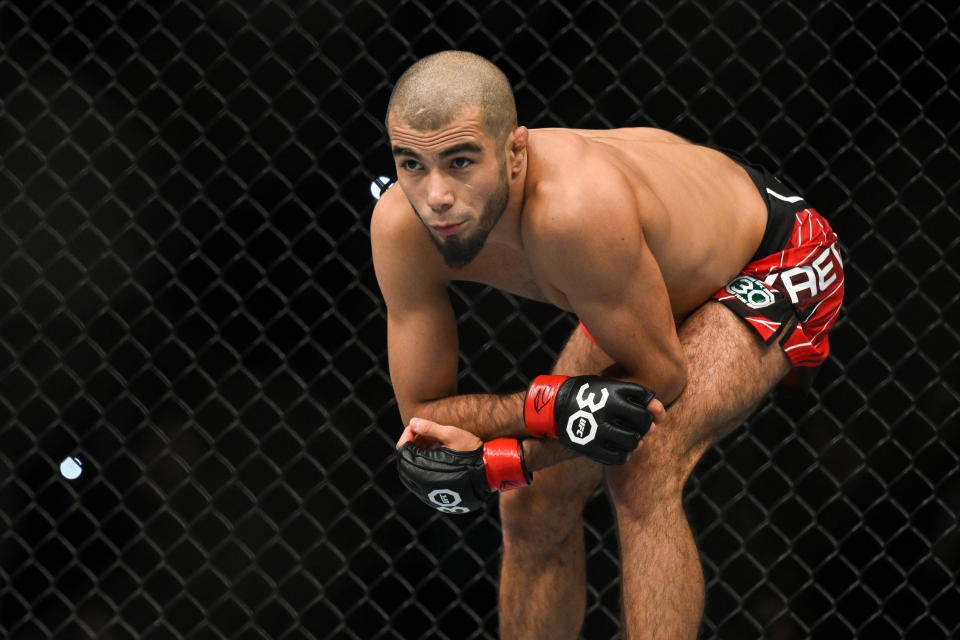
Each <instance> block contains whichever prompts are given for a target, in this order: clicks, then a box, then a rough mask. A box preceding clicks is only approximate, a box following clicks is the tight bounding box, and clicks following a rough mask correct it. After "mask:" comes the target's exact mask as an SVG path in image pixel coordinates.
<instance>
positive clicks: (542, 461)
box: [520, 438, 578, 473]
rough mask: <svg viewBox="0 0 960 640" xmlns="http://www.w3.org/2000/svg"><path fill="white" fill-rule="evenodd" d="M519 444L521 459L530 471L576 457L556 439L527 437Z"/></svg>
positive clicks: (533, 471)
mask: <svg viewBox="0 0 960 640" xmlns="http://www.w3.org/2000/svg"><path fill="white" fill-rule="evenodd" d="M520 446H521V447H523V459H524V462H525V463H526V466H527V469H528V470H529V471H530V473H535V472H537V471H540V470H542V469H546V468H547V467H552V466H553V465H555V464H560V463H561V462H566V461H567V460H572V459H573V458H576V457H578V456H577V454H576V453H574V452H573V451H570V450H569V449H567V448H566V447H564V446H563V445H562V444H560V442H559V441H558V440H552V439H545V438H544V439H534V438H527V439H525V440H521V441H520Z"/></svg>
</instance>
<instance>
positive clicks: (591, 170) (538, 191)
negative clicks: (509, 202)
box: [524, 153, 644, 240]
mask: <svg viewBox="0 0 960 640" xmlns="http://www.w3.org/2000/svg"><path fill="white" fill-rule="evenodd" d="M554 157H555V158H556V156H554ZM559 160H560V161H559V162H557V161H553V162H552V163H551V165H552V166H550V167H545V168H544V170H543V171H541V172H539V173H538V175H537V176H536V182H535V183H534V185H532V187H533V188H532V189H530V193H529V195H528V198H527V202H526V203H525V207H524V227H525V233H528V234H532V237H533V238H536V239H541V240H548V239H560V240H562V239H564V238H571V239H576V238H577V237H579V236H583V235H584V234H592V235H597V234H598V232H600V231H602V230H603V229H607V230H609V229H611V227H612V226H619V227H621V228H622V227H624V226H632V225H634V224H639V222H640V218H641V211H640V209H641V208H642V207H643V206H644V203H643V202H642V201H641V200H642V199H643V193H644V191H643V190H642V189H639V190H638V188H637V178H636V177H634V178H633V179H632V180H631V177H630V176H629V175H628V174H627V172H626V171H625V170H624V167H623V166H622V164H620V163H618V162H616V161H613V160H611V159H610V158H609V157H607V156H606V155H605V154H603V153H584V154H575V155H571V156H570V158H569V159H564V158H559ZM600 235H603V234H602V233H600Z"/></svg>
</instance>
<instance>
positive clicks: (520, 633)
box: [499, 330, 612, 640]
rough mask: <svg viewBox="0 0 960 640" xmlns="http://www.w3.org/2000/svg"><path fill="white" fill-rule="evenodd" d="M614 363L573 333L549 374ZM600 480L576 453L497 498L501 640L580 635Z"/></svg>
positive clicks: (559, 639)
mask: <svg viewBox="0 0 960 640" xmlns="http://www.w3.org/2000/svg"><path fill="white" fill-rule="evenodd" d="M611 362H612V361H611V360H610V357H609V356H607V355H606V354H605V353H604V352H603V351H601V350H600V349H599V348H597V347H596V346H595V345H594V344H593V343H592V342H591V341H590V340H589V339H588V338H587V337H586V336H584V335H583V332H582V331H579V330H577V331H575V332H574V334H573V335H572V336H571V338H570V340H569V341H568V342H567V345H566V346H565V347H564V349H563V352H562V353H561V354H560V357H559V358H558V360H557V364H556V366H555V367H554V368H553V373H556V374H565V375H578V374H582V373H598V372H600V371H602V370H603V369H604V368H606V367H607V366H609V365H610V364H611ZM536 444H538V445H541V446H540V447H539V449H540V450H541V455H546V456H548V457H549V455H550V452H551V451H552V452H553V453H554V454H556V456H557V458H558V459H559V458H560V457H566V456H565V455H564V453H563V452H564V451H565V450H564V449H563V448H562V447H561V446H560V445H559V443H556V442H537V443H536ZM549 445H553V446H549ZM602 479H603V469H602V467H601V466H600V465H599V464H597V463H595V462H592V461H590V460H587V459H586V458H579V457H578V458H574V459H572V460H567V461H566V462H562V463H560V464H557V465H555V466H552V467H550V468H549V469H543V470H541V471H537V472H536V475H535V476H534V482H533V484H532V485H530V486H529V487H527V488H525V489H523V490H520V491H511V492H509V493H504V494H503V495H501V496H500V519H501V523H502V525H503V565H502V568H501V571H500V597H499V605H500V637H501V639H502V640H516V639H522V640H533V639H536V638H549V639H550V640H564V639H565V638H576V637H577V635H578V634H579V632H580V627H581V626H583V617H584V613H585V611H586V595H587V578H586V558H585V551H584V546H583V545H584V543H583V507H584V505H585V504H586V502H587V500H588V499H589V498H590V495H591V494H592V493H593V490H594V489H595V488H596V487H597V485H599V484H600V481H601V480H602Z"/></svg>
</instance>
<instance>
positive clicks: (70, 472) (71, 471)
mask: <svg viewBox="0 0 960 640" xmlns="http://www.w3.org/2000/svg"><path fill="white" fill-rule="evenodd" d="M60 473H62V474H63V477H64V478H66V479H67V480H76V479H77V478H79V477H80V474H81V473H83V463H82V462H80V458H72V457H67V458H64V459H63V462H61V463H60Z"/></svg>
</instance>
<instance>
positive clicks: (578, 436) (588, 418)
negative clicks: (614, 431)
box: [567, 382, 610, 444]
mask: <svg viewBox="0 0 960 640" xmlns="http://www.w3.org/2000/svg"><path fill="white" fill-rule="evenodd" d="M589 388H590V383H589V382H585V383H584V384H583V386H582V387H580V391H578V392H577V406H579V407H580V410H579V411H577V412H576V413H574V414H573V415H571V416H570V419H569V420H568V421H567V437H569V438H570V442H573V443H575V444H587V443H588V442H590V441H591V440H593V439H594V438H595V437H596V435H597V421H596V420H595V419H594V417H593V414H594V412H597V411H599V410H600V409H603V407H604V405H606V404H607V398H609V397H610V394H609V392H608V391H607V388H606V387H604V388H603V389H601V390H600V402H598V403H596V404H594V401H593V399H594V397H595V396H594V394H593V393H591V394H590V395H589V396H587V398H586V399H584V397H583V394H584V393H585V392H586V391H587V390H588V389H589ZM586 409H589V410H590V411H589V412H588V411H586ZM588 424H589V425H590V430H589V431H587V432H586V433H584V430H585V429H586V427H587V425H588ZM574 427H576V428H574Z"/></svg>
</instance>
